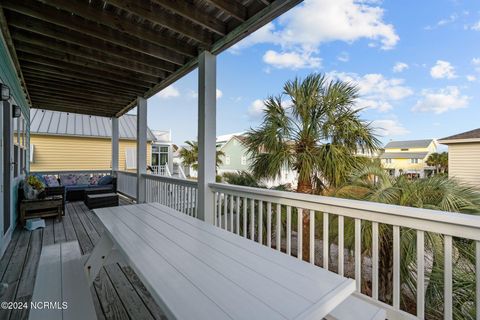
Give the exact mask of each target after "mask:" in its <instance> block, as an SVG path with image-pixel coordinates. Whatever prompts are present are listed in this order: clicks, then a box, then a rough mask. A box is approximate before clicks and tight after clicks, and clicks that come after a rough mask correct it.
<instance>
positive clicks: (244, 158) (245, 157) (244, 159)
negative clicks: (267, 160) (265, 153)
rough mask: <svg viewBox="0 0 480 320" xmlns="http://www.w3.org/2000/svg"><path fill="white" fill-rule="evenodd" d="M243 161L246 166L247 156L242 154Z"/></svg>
mask: <svg viewBox="0 0 480 320" xmlns="http://www.w3.org/2000/svg"><path fill="white" fill-rule="evenodd" d="M241 163H242V166H245V165H246V164H247V156H242V160H241Z"/></svg>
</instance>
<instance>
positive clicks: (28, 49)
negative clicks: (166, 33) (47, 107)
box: [15, 42, 166, 84]
mask: <svg viewBox="0 0 480 320" xmlns="http://www.w3.org/2000/svg"><path fill="white" fill-rule="evenodd" d="M15 47H16V48H17V52H19V55H21V56H23V59H26V60H30V61H33V62H42V63H44V64H48V65H53V66H57V65H67V64H68V65H71V66H73V67H75V66H79V67H81V68H82V70H84V71H88V70H90V71H92V70H93V71H94V72H93V73H92V74H95V72H98V71H102V72H101V73H100V74H101V75H112V76H115V75H118V76H119V77H121V78H125V79H137V80H139V81H142V82H145V83H147V84H155V83H158V82H160V80H161V79H163V78H165V77H166V73H163V74H162V76H161V77H156V76H151V75H146V74H142V73H137V72H134V71H131V70H127V69H121V68H117V67H113V66H109V65H105V64H103V63H99V62H96V61H92V60H88V59H84V58H81V57H76V56H72V55H69V54H65V53H62V52H58V51H54V50H50V49H48V48H42V47H36V46H32V45H29V44H24V43H21V42H20V43H19V42H16V43H15ZM27 57H29V59H28V58H27ZM57 62H58V63H57ZM74 69H78V68H77V67H75V68H74ZM74 71H76V70H74Z"/></svg>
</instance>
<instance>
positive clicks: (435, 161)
mask: <svg viewBox="0 0 480 320" xmlns="http://www.w3.org/2000/svg"><path fill="white" fill-rule="evenodd" d="M427 165H429V166H432V167H435V173H436V174H438V173H440V172H442V173H443V172H445V171H446V170H447V168H448V153H447V152H442V153H437V152H435V153H432V154H431V155H429V156H428V158H427Z"/></svg>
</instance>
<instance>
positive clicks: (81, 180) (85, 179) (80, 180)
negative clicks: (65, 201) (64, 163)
mask: <svg viewBox="0 0 480 320" xmlns="http://www.w3.org/2000/svg"><path fill="white" fill-rule="evenodd" d="M77 184H90V176H89V175H88V174H78V175H77Z"/></svg>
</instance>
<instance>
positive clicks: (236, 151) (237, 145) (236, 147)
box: [218, 138, 250, 174]
mask: <svg viewBox="0 0 480 320" xmlns="http://www.w3.org/2000/svg"><path fill="white" fill-rule="evenodd" d="M221 150H222V151H223V153H225V156H223V157H221V159H222V161H223V163H222V164H221V165H220V166H219V167H218V171H219V173H220V174H221V173H224V172H236V171H244V170H248V168H249V165H250V159H249V157H248V156H247V149H246V147H245V146H244V145H243V144H242V143H241V142H240V141H239V140H237V139H235V138H233V139H230V140H229V141H228V142H227V143H226V144H225V145H224V146H223V147H222V148H221ZM226 157H230V163H229V164H227V163H226ZM242 157H246V162H245V164H242Z"/></svg>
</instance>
